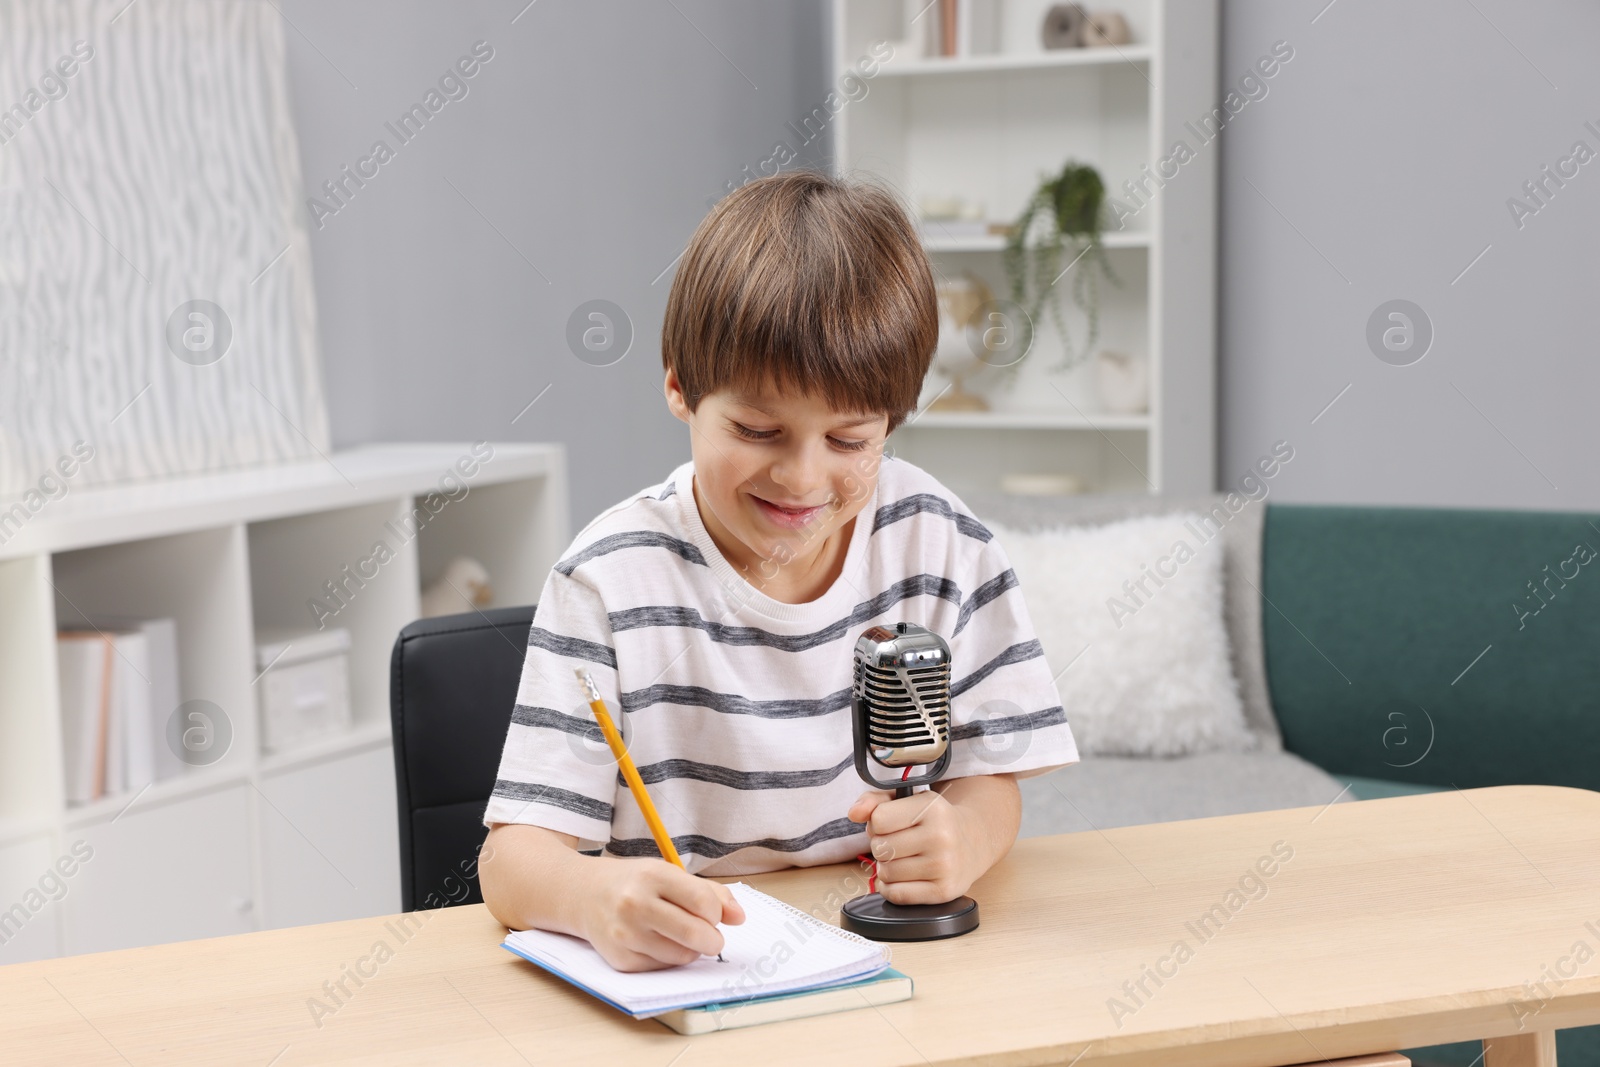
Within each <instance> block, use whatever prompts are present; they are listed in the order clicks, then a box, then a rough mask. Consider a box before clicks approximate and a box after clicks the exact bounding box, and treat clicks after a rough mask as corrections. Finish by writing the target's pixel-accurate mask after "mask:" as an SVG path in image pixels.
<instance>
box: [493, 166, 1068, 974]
mask: <svg viewBox="0 0 1600 1067" xmlns="http://www.w3.org/2000/svg"><path fill="white" fill-rule="evenodd" d="M937 336H938V311H937V306H936V302H935V295H934V287H933V277H932V273H931V271H930V269H929V266H928V262H927V259H926V257H925V255H924V253H923V251H922V246H921V243H920V241H919V239H918V237H917V233H916V230H915V228H914V227H913V226H912V224H911V222H910V221H909V220H908V219H907V217H906V216H905V213H904V212H903V211H902V210H901V208H900V206H899V204H898V203H897V201H896V200H895V198H894V197H893V196H892V195H891V194H889V193H887V192H885V191H884V190H882V189H880V188H877V187H875V186H872V185H870V184H854V183H845V182H841V181H837V180H835V179H833V178H831V177H828V176H827V175H824V174H819V173H816V172H811V171H791V172H787V173H782V174H778V175H774V176H772V177H769V178H762V179H758V180H756V181H753V182H750V183H749V184H747V185H745V186H743V187H742V188H740V189H739V190H737V191H735V192H734V193H731V194H729V195H728V196H726V197H725V198H723V199H722V200H721V201H720V202H719V203H718V204H717V205H716V207H715V208H713V209H712V211H711V213H710V214H709V215H707V217H706V218H705V220H704V221H702V222H701V224H700V226H699V228H698V229H697V230H696V231H695V234H694V236H693V237H692V238H691V239H690V242H689V247H688V249H687V251H686V252H685V253H684V255H683V259H682V262H681V263H680V265H679V267H678V273H677V277H676V278H675V279H674V280H673V283H672V291H671V293H670V294H669V296H668V299H667V309H666V318H665V321H664V324H663V327H662V344H661V354H662V362H663V364H664V366H665V369H666V379H665V392H666V397H667V405H668V407H669V408H670V409H671V410H672V413H673V414H674V415H676V416H677V417H678V418H679V419H682V420H683V421H684V422H686V423H688V425H689V428H690V431H691V433H690V451H691V456H692V458H691V459H690V460H689V461H688V462H686V463H684V464H682V465H681V466H679V467H678V468H677V469H676V470H674V471H673V473H672V475H671V476H670V477H669V478H668V479H667V480H666V481H665V482H663V483H661V484H659V485H655V486H652V487H649V488H647V489H644V490H641V491H640V492H638V493H635V494H634V495H633V496H632V497H630V498H629V499H627V500H624V501H622V502H620V503H618V504H616V505H614V506H612V507H611V508H609V509H607V510H606V511H604V512H602V513H601V514H600V515H599V516H597V517H596V518H595V519H594V520H593V521H592V522H590V523H589V524H588V525H587V526H586V527H584V529H583V530H582V532H580V533H579V534H578V535H577V537H576V538H574V539H573V542H572V545H571V546H570V547H569V548H568V549H567V551H566V553H565V554H563V556H562V557H561V559H560V561H559V562H558V563H557V564H556V566H555V567H554V568H553V569H552V571H551V573H550V575H549V577H548V579H547V580H546V582H545V586H544V590H543V592H542V594H541V596H540V599H539V602H538V607H537V609H536V611H535V615H534V620H533V628H532V631H531V633H530V635H529V641H528V651H527V659H526V661H525V663H524V667H523V673H522V681H521V685H520V688H519V691H518V694H517V706H516V709H515V711H514V713H513V716H512V723H511V726H510V728H509V731H508V733H507V736H506V743H505V749H504V752H503V754H502V756H501V763H500V771H499V775H498V780H497V781H496V783H495V788H494V793H493V795H492V797H491V798H490V800H489V804H488V807H487V809H486V810H485V812H484V823H485V824H486V825H487V826H488V827H489V828H490V829H489V835H488V838H487V840H486V841H485V847H484V849H483V851H482V854H481V858H480V864H479V874H480V880H481V884H482V887H483V895H484V900H485V902H486V903H487V904H488V906H489V909H490V911H491V912H492V913H493V915H494V916H495V918H496V919H498V920H499V921H500V922H502V923H504V924H505V925H506V926H508V927H511V928H513V929H525V928H528V927H539V928H542V929H548V930H557V931H561V932H564V933H570V934H575V935H577V936H579V937H583V938H585V939H587V940H588V941H589V942H591V943H592V944H593V945H594V947H595V949H596V950H597V951H598V952H599V953H600V955H601V956H602V957H604V958H605V959H606V960H607V961H608V962H609V963H610V964H611V965H612V966H613V967H616V968H617V969H619V970H648V969H653V968H659V967H668V966H674V965H678V964H682V963H688V962H691V961H693V960H695V959H698V958H699V957H700V956H701V955H702V954H706V955H714V954H716V953H717V952H719V951H720V950H721V949H722V947H723V940H722V935H721V933H720V932H719V931H718V930H717V924H718V923H731V924H736V923H739V922H742V921H743V919H744V915H743V913H742V911H741V909H740V907H739V905H738V903H737V902H736V901H735V900H734V899H733V895H732V894H731V893H730V892H729V891H728V889H727V888H726V887H725V886H723V885H722V884H721V883H718V882H713V881H710V880H708V879H705V878H699V877H696V875H697V874H709V875H745V874H752V873H757V872H760V871H769V870H775V869H779V868H783V867H790V866H812V865H815V864H824V863H837V862H840V861H843V860H849V859H851V858H853V857H855V856H856V855H858V854H859V853H863V852H865V851H867V850H869V849H870V850H871V853H872V855H873V856H875V857H877V859H878V864H877V877H878V886H879V889H880V891H881V892H882V893H883V895H884V897H885V898H886V899H888V900H890V901H891V902H893V903H897V904H916V903H937V902H942V901H945V900H949V899H951V898H953V897H956V896H959V895H960V894H962V893H964V892H966V890H967V889H968V887H970V886H971V885H972V883H973V882H974V881H975V880H976V879H977V878H978V877H979V876H980V875H982V874H983V873H984V872H985V871H987V870H988V869H989V868H990V867H991V866H992V865H993V864H994V863H995V862H996V861H997V860H998V859H1000V857H1001V856H1003V855H1005V853H1006V852H1007V851H1009V849H1010V847H1011V844H1012V842H1013V841H1014V840H1015V838H1016V833H1017V826H1018V821H1019V819H1020V817H1021V803H1020V799H1019V794H1018V790H1017V785H1016V781H1015V779H1016V778H1018V777H1028V776H1030V775H1033V774H1040V773H1043V772H1044V771H1046V770H1051V769H1054V768H1055V767H1059V766H1062V765H1065V764H1068V763H1073V762H1076V761H1077V759H1078V753H1077V748H1076V746H1075V744H1074V742H1073V738H1072V732H1071V729H1070V727H1069V726H1068V725H1067V721H1066V717H1065V714H1064V713H1063V710H1062V708H1061V706H1060V699H1059V697H1058V696H1057V694H1056V690H1055V686H1054V683H1053V680H1052V678H1051V675H1050V671H1049V668H1048V667H1047V666H1046V664H1045V660H1044V655H1043V652H1042V650H1041V649H1040V647H1039V642H1038V640H1037V639H1036V638H1035V637H1034V633H1033V627H1032V623H1031V622H1030V620H1029V617H1028V613H1027V609H1026V608H1025V607H1024V605H1023V601H1022V595H1021V592H1020V590H1019V589H1018V588H1017V582H1016V578H1015V575H1013V574H1012V572H1011V569H1010V566H1009V564H1008V563H1007V560H1006V556H1005V554H1004V552H1003V551H1002V550H1001V548H1000V546H999V544H998V543H997V542H996V541H995V540H994V539H993V538H992V537H991V536H990V533H989V531H988V530H987V529H986V528H985V527H984V526H983V524H982V523H980V522H979V521H978V520H977V519H976V518H974V517H973V515H972V513H971V512H970V511H969V510H968V509H967V507H966V506H965V505H964V504H963V503H962V502H961V501H960V500H959V499H958V498H957V497H956V496H955V495H954V494H953V493H951V492H950V491H949V490H948V489H946V488H945V487H944V486H943V485H941V484H940V483H939V482H938V481H937V480H935V479H934V478H933V477H932V476H930V475H929V474H927V473H926V472H924V471H922V470H921V469H919V468H917V467H915V466H913V465H912V464H910V463H907V462H906V461H904V460H899V459H894V458H893V457H892V456H890V457H885V456H884V455H883V448H884V442H885V438H887V436H888V435H889V434H890V433H891V432H892V431H893V430H894V429H895V428H896V427H898V426H899V425H900V424H901V423H902V422H903V421H904V420H905V418H906V417H907V416H908V415H909V414H910V413H911V412H912V411H913V410H914V409H915V407H916V402H917V397H918V394H919V393H920V391H921V386H922V379H923V376H924V375H925V374H926V373H927V369H928V364H929V361H930V359H931V357H932V353H933V348H934V344H935V342H936V340H937ZM899 621H906V622H915V623H919V624H921V625H923V626H926V627H927V628H928V629H930V630H932V631H934V632H935V633H938V634H940V635H941V636H942V637H944V639H945V640H946V641H947V642H949V644H950V649H951V659H952V668H953V671H952V679H951V727H952V730H951V759H950V764H949V767H948V769H947V771H946V772H945V777H944V778H943V779H942V780H940V781H939V782H937V783H935V784H934V785H933V786H932V788H931V789H926V790H922V791H919V792H916V793H914V794H913V795H911V796H909V797H904V798H901V799H890V798H891V796H892V794H889V793H885V792H883V791H880V790H874V789H868V790H866V791H863V788H862V787H863V783H862V782H861V779H860V778H859V776H858V775H857V774H856V771H855V765H854V760H853V752H854V748H853V743H852V735H851V720H850V688H851V682H852V677H853V670H854V667H853V652H854V647H855V642H856V638H857V637H858V636H859V635H860V634H861V632H862V631H863V630H865V629H866V628H868V627H869V626H872V625H875V624H883V625H886V626H891V627H892V626H893V625H894V623H896V622H899ZM580 666H581V667H584V668H587V669H588V670H589V671H590V673H591V674H592V675H593V677H594V680H595V683H596V684H597V685H598V686H599V688H600V692H601V694H602V696H603V697H604V698H605V700H606V702H607V704H608V706H609V707H610V709H611V710H612V714H613V717H614V718H615V719H616V720H617V722H618V723H619V728H620V729H622V730H623V734H624V738H625V740H626V742H627V744H628V747H629V753H630V755H631V756H632V758H633V760H634V762H635V763H636V764H637V765H638V768H639V773H640V775H641V776H642V777H643V779H644V781H645V782H646V784H647V785H648V786H649V788H650V794H651V798H652V800H653V801H654V802H655V805H656V808H657V809H658V811H659V812H660V815H661V818H662V821H663V822H664V823H666V825H667V828H668V831H669V832H670V833H671V834H672V835H673V843H674V845H675V847H676V848H677V850H678V852H679V853H680V855H681V856H682V858H683V861H684V864H685V866H686V867H687V871H685V870H681V869H679V868H678V867H676V866H674V865H672V864H670V863H665V862H663V861H662V860H661V859H660V858H659V857H660V853H659V852H658V851H657V849H656V847H655V843H654V841H653V840H652V839H651V836H650V831H649V829H648V827H647V825H646V823H645V821H644V817H643V816H642V814H641V813H640V811H639V808H638V806H637V805H636V804H635V803H634V801H633V798H632V796H631V794H630V793H629V791H628V788H627V785H626V784H625V783H624V782H623V780H622V776H621V775H620V773H619V772H618V770H617V766H616V763H615V761H614V760H613V759H612V758H611V756H610V753H609V750H607V749H606V748H605V746H604V743H603V742H602V741H600V732H599V728H598V726H597V725H596V724H595V722H594V715H593V713H592V712H591V711H590V709H589V708H588V706H587V704H586V703H585V702H584V700H583V697H582V694H581V692H580V689H579V685H578V683H577V680H576V679H575V678H574V677H573V669H574V668H575V667H580ZM619 712H620V714H619ZM587 842H599V843H603V844H604V846H605V847H604V851H603V853H602V854H601V855H599V856H592V855H584V854H582V853H580V852H579V851H578V849H579V848H580V847H584V845H583V844H582V843H587Z"/></svg>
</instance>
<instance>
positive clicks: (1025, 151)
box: [833, 0, 1218, 494]
mask: <svg viewBox="0 0 1600 1067" xmlns="http://www.w3.org/2000/svg"><path fill="white" fill-rule="evenodd" d="M1049 6H1050V3H1049V0H999V35H998V38H997V39H998V49H997V50H996V51H995V52H993V53H992V54H987V55H964V56H950V57H946V56H936V55H928V56H918V55H913V54H909V51H908V50H907V49H905V48H904V47H903V45H902V42H905V41H907V40H909V39H910V38H911V37H912V31H911V28H910V27H909V25H908V22H907V20H908V18H909V16H910V15H914V14H915V13H916V12H917V11H918V10H921V9H922V8H923V7H924V5H923V4H920V3H918V4H908V3H905V2H904V0H834V3H833V61H834V68H835V73H836V74H839V73H842V72H843V71H845V70H846V69H847V68H849V67H851V66H854V65H855V64H856V63H857V62H858V60H859V59H860V58H861V57H863V56H867V55H869V54H872V50H873V46H874V45H876V44H877V43H878V42H882V41H887V42H891V43H893V44H895V47H896V49H897V51H896V54H895V55H894V56H893V57H891V58H890V59H889V61H888V62H886V63H884V64H882V65H881V67H880V68H879V70H878V71H877V73H876V75H875V76H874V77H873V78H872V79H871V81H870V83H869V89H868V91H867V93H866V95H865V96H859V97H857V98H856V99H854V100H851V101H850V102H849V103H847V105H846V106H845V107H844V108H843V109H842V110H841V111H840V112H839V113H838V114H837V116H836V117H835V118H834V144H835V169H836V172H837V173H840V174H842V175H847V176H862V175H866V174H871V175H873V176H875V177H877V178H880V179H883V180H886V181H887V182H888V183H889V184H890V185H892V186H893V187H894V188H895V189H897V190H898V191H899V192H900V194H901V195H902V196H903V198H904V200H905V202H906V203H907V204H908V205H910V206H911V207H912V208H913V209H915V208H916V207H917V205H919V204H920V203H921V200H922V198H923V197H924V196H929V195H934V196H950V195H959V196H962V197H965V198H967V199H969V200H976V201H980V202H982V203H983V204H984V206H985V208H986V214H987V216H988V218H989V219H990V220H991V221H993V222H1001V223H1012V222H1015V221H1016V219H1017V218H1018V216H1019V215H1020V214H1021V213H1022V210H1023V208H1024V207H1025V206H1026V204H1027V201H1028V199H1029V197H1030V196H1031V195H1032V193H1033V191H1034V190H1035V189H1036V188H1037V186H1038V184H1039V181H1040V179H1041V178H1042V177H1043V176H1045V175H1047V174H1049V175H1054V174H1057V173H1059V172H1060V169H1061V167H1062V165H1063V164H1064V163H1066V161H1067V160H1068V159H1075V160H1077V161H1079V162H1083V163H1088V164H1091V165H1093V166H1094V167H1095V168H1096V170H1098V171H1099V173H1100V176H1101V178H1102V180H1103V181H1104V182H1105V185H1106V195H1107V197H1116V198H1118V199H1119V200H1122V201H1124V202H1125V203H1128V205H1129V206H1130V207H1137V208H1138V210H1137V212H1136V213H1135V214H1134V215H1132V217H1131V218H1129V219H1127V222H1126V228H1124V229H1122V230H1114V229H1107V230H1106V232H1105V233H1104V234H1103V242H1102V244H1103V247H1104V249H1105V252H1106V254H1107V257H1108V259H1109V260H1110V262H1111V267H1112V270H1113V271H1114V272H1115V273H1116V275H1117V277H1118V278H1120V279H1121V280H1122V282H1123V286H1122V287H1121V288H1117V287H1114V286H1112V285H1111V284H1110V283H1109V282H1105V281H1102V285H1101V287H1100V336H1099V338H1098V339H1097V341H1096V343H1095V348H1094V351H1093V352H1091V353H1090V355H1089V356H1088V358H1086V359H1084V360H1083V361H1081V362H1079V363H1078V364H1077V365H1076V366H1074V367H1073V368H1072V369H1070V370H1068V371H1065V372H1061V371H1056V370H1054V369H1053V368H1054V367H1055V366H1056V365H1057V364H1058V363H1060V362H1061V358H1062V355H1063V351H1064V350H1063V347H1062V339H1061V337H1060V335H1059V333H1058V332H1057V331H1056V328H1055V324H1054V322H1053V321H1052V320H1051V317H1050V315H1049V312H1048V310H1046V312H1045V313H1044V315H1043V316H1042V318H1043V321H1042V322H1039V323H1036V324H1035V327H1036V331H1037V333H1036V340H1035V347H1034V350H1033V351H1032V352H1030V353H1029V355H1028V357H1027V358H1026V359H1025V360H1024V361H1023V363H1022V364H1021V365H1020V366H1019V367H1018V368H1016V370H1015V371H1014V372H1004V373H1003V372H1000V371H997V370H994V369H985V370H984V371H983V372H982V373H981V374H975V375H973V376H972V377H970V378H968V379H967V381H966V385H967V388H968V389H969V390H971V391H973V392H980V393H983V394H985V395H986V396H987V397H988V399H989V401H990V404H991V405H992V410H991V411H988V412H943V411H937V410H924V411H923V412H922V414H921V415H920V416H919V417H918V418H917V419H916V420H915V421H914V422H911V423H908V424H907V425H906V426H904V427H902V428H901V429H899V430H897V431H896V433H895V435H894V438H895V439H894V440H893V441H892V442H891V444H892V446H893V448H894V451H895V454H897V455H899V456H902V457H904V458H907V459H909V460H911V461H912V462H915V463H917V464H918V465H920V466H923V467H925V468H927V469H928V470H930V471H931V472H932V473H933V474H935V475H936V476H937V477H939V478H940V479H941V480H943V481H944V482H945V483H946V484H948V485H949V486H950V487H951V488H952V489H954V490H956V491H957V492H963V491H968V490H974V489H998V488H1000V477H1001V475H1002V474H1003V473H1018V474H1070V475H1073V476H1075V477H1077V478H1078V479H1079V480H1080V482H1082V483H1083V484H1084V485H1085V486H1087V487H1088V489H1089V491H1103V492H1129V491H1149V492H1161V493H1175V494H1181V493H1191V492H1205V491H1209V490H1210V489H1211V488H1212V487H1213V485H1214V479H1215V471H1214V465H1215V393H1216V386H1215V361H1216V360H1215V334H1216V329H1215V306H1216V300H1215V295H1216V294H1215V267H1216V197H1217V184H1216V167H1217V156H1218V146H1217V145H1216V144H1215V143H1202V142H1201V141H1200V139H1199V137H1198V136H1197V135H1196V134H1195V133H1194V132H1192V131H1191V130H1190V129H1189V128H1188V127H1187V126H1186V125H1185V123H1186V122H1193V123H1195V124H1196V125H1198V124H1199V122H1200V120H1201V118H1202V117H1203V116H1207V115H1209V113H1210V109H1211V108H1212V107H1213V106H1217V104H1218V93H1217V50H1218V9H1217V4H1216V2H1215V0H1124V2H1123V3H1121V4H1118V5H1115V6H1116V7H1117V8H1118V9H1119V10H1121V12H1122V13H1123V15H1124V17H1125V18H1126V19H1127V21H1128V24H1129V27H1130V30H1131V32H1132V36H1133V41H1132V43H1130V44H1127V45H1121V46H1118V47H1108V48H1075V49H1061V50H1055V51H1046V50H1044V48H1043V46H1042V45H1041V43H1040V37H1039V27H1040V25H1041V23H1042V21H1043V19H1044V16H1045V11H1046V9H1047V8H1048V7H1049ZM937 17H938V10H937V7H929V8H928V9H927V11H926V13H925V14H923V15H922V17H921V20H920V21H919V23H918V25H919V27H920V26H921V23H923V22H928V21H930V20H933V21H936V20H937ZM835 81H837V78H836V79H835ZM1179 140H1182V141H1184V142H1185V143H1187V144H1188V146H1189V148H1190V149H1191V151H1192V152H1193V157H1192V158H1191V159H1189V161H1188V162H1186V163H1182V164H1181V165H1180V166H1178V167H1177V171H1176V173H1175V174H1174V175H1172V176H1171V177H1170V178H1165V177H1164V178H1163V181H1164V185H1163V186H1162V187H1159V188H1157V187H1155V185H1154V184H1153V183H1150V184H1149V186H1148V187H1149V188H1150V189H1151V190H1152V191H1153V195H1151V196H1148V197H1146V198H1145V200H1144V202H1143V204H1142V205H1141V204H1140V203H1139V202H1135V201H1133V200H1132V199H1131V198H1130V196H1129V194H1128V193H1127V192H1126V191H1125V190H1124V188H1123V183H1124V182H1125V181H1133V182H1136V183H1140V182H1144V181H1146V179H1145V176H1144V173H1143V172H1142V170H1141V168H1143V167H1144V166H1146V165H1148V166H1149V167H1150V168H1151V169H1152V170H1154V169H1155V168H1156V166H1157V164H1158V161H1159V160H1161V159H1162V158H1164V157H1166V156H1168V155H1170V154H1171V152H1172V148H1173V145H1174V144H1175V142H1177V141H1179ZM923 231H924V247H925V248H926V249H927V250H928V252H929V254H930V259H931V260H932V263H933V267H934V270H935V272H936V273H937V274H938V275H941V276H945V277H955V276H957V275H960V274H962V273H965V272H970V273H972V274H974V275H976V276H977V277H979V278H981V279H983V281H984V282H985V283H986V284H987V285H988V286H989V288H990V289H991V291H993V293H994V294H995V296H996V297H998V298H1005V297H1008V296H1009V294H1010V284H1009V280H1008V279H1007V277H1006V274H1005V271H1004V268H1003V266H1002V262H1001V255H1000V253H1001V250H1002V249H1003V248H1004V245H1005V238H1004V237H1001V236H977V237H969V236H955V235H951V234H949V233H941V232H940V227H939V224H938V223H937V222H936V221H932V220H929V221H927V222H925V223H924V224H923ZM1081 266H1082V264H1080V266H1079V267H1074V268H1073V269H1074V270H1078V269H1080V268H1081ZM1070 284H1071V276H1070V274H1069V275H1068V276H1066V277H1064V278H1062V279H1061V280H1060V281H1059V282H1058V283H1057V288H1058V289H1059V290H1060V291H1061V292H1060V295H1061V298H1062V305H1063V308H1064V312H1065V318H1066V320H1067V324H1068V328H1069V330H1071V331H1072V340H1073V342H1074V344H1075V345H1081V344H1082V340H1083V338H1084V337H1085V335H1086V330H1087V322H1086V319H1085V316H1084V314H1083V313H1082V312H1081V311H1079V310H1078V308H1077V307H1076V305H1075V304H1074V303H1073V301H1072V297H1071V292H1070ZM1105 349H1108V350H1112V351H1121V352H1127V353H1131V354H1137V355H1142V356H1144V357H1145V358H1146V359H1147V360H1148V366H1149V375H1150V403H1149V407H1148V410H1147V411H1146V412H1145V413H1141V414H1111V413H1107V412H1104V411H1102V410H1101V406H1100V403H1099V399H1098V394H1097V390H1096V385H1095V364H1096V360H1095V358H1094V357H1095V353H1096V352H1098V351H1100V350H1105ZM947 384H948V379H946V378H944V377H943V376H942V375H940V374H938V373H930V374H929V376H928V380H927V385H926V388H925V391H924V394H923V397H922V403H923V404H924V405H926V403H927V402H929V401H931V400H932V399H933V398H934V396H935V395H936V394H937V393H938V392H939V391H940V390H941V389H943V388H944V387H945V386H946V385H947Z"/></svg>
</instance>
